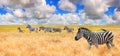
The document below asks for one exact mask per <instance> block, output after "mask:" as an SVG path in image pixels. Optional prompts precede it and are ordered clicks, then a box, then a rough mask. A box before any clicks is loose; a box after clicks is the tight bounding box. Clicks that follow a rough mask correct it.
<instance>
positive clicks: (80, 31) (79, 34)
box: [75, 28, 83, 41]
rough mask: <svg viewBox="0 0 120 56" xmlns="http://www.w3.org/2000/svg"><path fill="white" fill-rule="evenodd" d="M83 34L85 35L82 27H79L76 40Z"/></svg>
mask: <svg viewBox="0 0 120 56" xmlns="http://www.w3.org/2000/svg"><path fill="white" fill-rule="evenodd" d="M82 36H83V32H82V29H81V28H79V29H78V32H77V34H76V36H75V40H76V41H77V40H79V39H80V38H81V37H82Z"/></svg>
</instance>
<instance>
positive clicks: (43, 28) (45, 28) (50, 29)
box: [39, 26, 54, 33]
mask: <svg viewBox="0 0 120 56" xmlns="http://www.w3.org/2000/svg"><path fill="white" fill-rule="evenodd" d="M41 30H43V31H44V32H45V33H46V32H54V31H53V28H50V27H44V26H41V27H39V31H41Z"/></svg>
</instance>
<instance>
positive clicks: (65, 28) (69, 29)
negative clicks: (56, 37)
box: [63, 26, 74, 33]
mask: <svg viewBox="0 0 120 56" xmlns="http://www.w3.org/2000/svg"><path fill="white" fill-rule="evenodd" d="M63 30H66V31H67V32H69V33H70V32H73V31H74V28H68V27H67V26H65V27H64V29H63Z"/></svg>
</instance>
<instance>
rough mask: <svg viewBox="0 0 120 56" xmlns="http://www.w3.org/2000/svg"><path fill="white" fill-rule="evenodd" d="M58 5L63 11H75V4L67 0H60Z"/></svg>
mask: <svg viewBox="0 0 120 56" xmlns="http://www.w3.org/2000/svg"><path fill="white" fill-rule="evenodd" d="M58 5H59V8H60V9H62V10H64V11H69V12H75V11H76V5H74V4H73V3H72V2H70V1H69V0H60V1H59V3H58Z"/></svg>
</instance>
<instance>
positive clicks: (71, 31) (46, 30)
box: [17, 24, 74, 33]
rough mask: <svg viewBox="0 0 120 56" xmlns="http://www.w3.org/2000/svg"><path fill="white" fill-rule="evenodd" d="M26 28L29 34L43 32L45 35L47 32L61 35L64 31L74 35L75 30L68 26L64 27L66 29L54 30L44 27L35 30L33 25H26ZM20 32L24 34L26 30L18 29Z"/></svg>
mask: <svg viewBox="0 0 120 56" xmlns="http://www.w3.org/2000/svg"><path fill="white" fill-rule="evenodd" d="M26 28H28V29H29V32H36V33H37V32H38V31H41V30H43V31H44V32H45V33H46V32H53V33H54V32H59V33H61V32H62V30H66V31H67V32H68V33H73V32H74V28H69V27H67V26H64V29H61V28H52V27H44V26H40V27H39V28H33V27H32V26H31V25H29V24H28V25H26ZM17 29H18V31H19V32H21V33H23V32H24V30H22V29H21V28H20V27H18V28H17Z"/></svg>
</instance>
